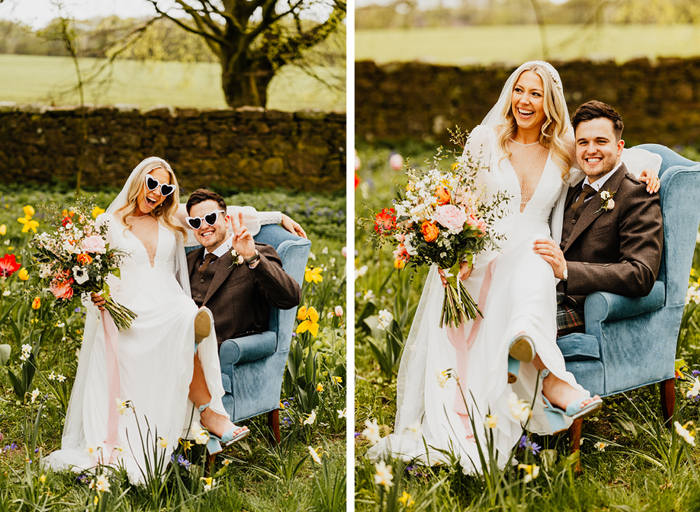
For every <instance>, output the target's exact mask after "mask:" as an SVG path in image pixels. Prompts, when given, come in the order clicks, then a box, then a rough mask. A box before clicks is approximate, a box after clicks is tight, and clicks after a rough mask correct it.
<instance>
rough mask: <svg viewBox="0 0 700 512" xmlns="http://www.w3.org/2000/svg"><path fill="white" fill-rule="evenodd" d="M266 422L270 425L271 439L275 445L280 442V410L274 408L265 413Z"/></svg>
mask: <svg viewBox="0 0 700 512" xmlns="http://www.w3.org/2000/svg"><path fill="white" fill-rule="evenodd" d="M267 424H268V425H269V426H270V430H271V431H272V436H273V440H274V442H275V444H276V445H278V444H280V441H281V437H280V411H279V409H275V410H274V411H270V412H268V413H267Z"/></svg>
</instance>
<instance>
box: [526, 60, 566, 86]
mask: <svg viewBox="0 0 700 512" xmlns="http://www.w3.org/2000/svg"><path fill="white" fill-rule="evenodd" d="M532 64H538V65H540V66H542V67H543V68H545V69H546V70H547V71H549V76H551V77H552V81H553V82H554V85H555V86H556V88H557V89H559V91H560V92H562V93H563V92H564V86H563V85H562V84H561V78H559V73H558V72H557V70H556V69H554V66H552V65H551V64H550V63H549V62H545V61H543V60H533V61H531V62H526V63H525V64H523V67H524V66H528V65H532Z"/></svg>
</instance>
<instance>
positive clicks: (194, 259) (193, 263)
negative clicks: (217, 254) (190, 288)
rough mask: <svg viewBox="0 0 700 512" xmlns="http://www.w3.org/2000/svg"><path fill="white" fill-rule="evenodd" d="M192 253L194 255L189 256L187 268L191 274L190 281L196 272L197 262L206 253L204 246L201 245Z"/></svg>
mask: <svg viewBox="0 0 700 512" xmlns="http://www.w3.org/2000/svg"><path fill="white" fill-rule="evenodd" d="M192 254H193V256H189V257H188V258H187V270H188V274H189V276H190V282H192V274H194V268H195V266H196V264H197V261H199V260H200V259H202V255H203V254H204V247H200V248H199V249H197V250H196V251H193V253H192Z"/></svg>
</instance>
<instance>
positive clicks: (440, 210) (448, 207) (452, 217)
mask: <svg viewBox="0 0 700 512" xmlns="http://www.w3.org/2000/svg"><path fill="white" fill-rule="evenodd" d="M434 218H435V220H436V221H437V222H438V223H439V224H440V225H441V226H443V227H445V228H447V229H450V230H458V229H462V228H463V227H464V223H465V222H467V214H466V213H464V210H462V209H461V208H458V207H456V206H455V205H453V204H445V205H442V206H438V207H437V208H436V209H435V216H434Z"/></svg>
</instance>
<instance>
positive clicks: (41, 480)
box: [39, 475, 46, 484]
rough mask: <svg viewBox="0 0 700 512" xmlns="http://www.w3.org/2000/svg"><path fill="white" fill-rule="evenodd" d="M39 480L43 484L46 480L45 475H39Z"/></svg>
mask: <svg viewBox="0 0 700 512" xmlns="http://www.w3.org/2000/svg"><path fill="white" fill-rule="evenodd" d="M39 482H41V483H42V484H43V483H44V482H46V475H41V476H40V477H39Z"/></svg>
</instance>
